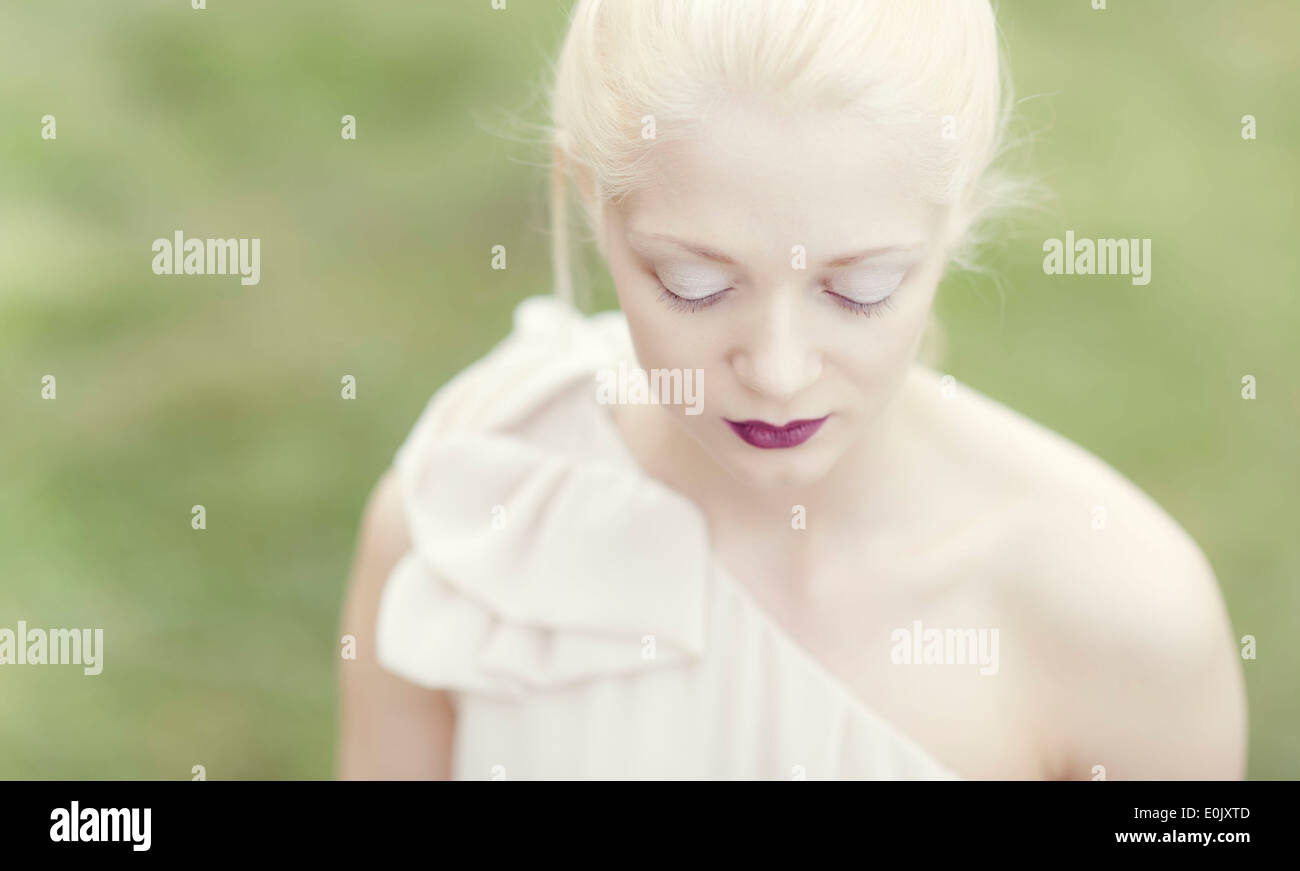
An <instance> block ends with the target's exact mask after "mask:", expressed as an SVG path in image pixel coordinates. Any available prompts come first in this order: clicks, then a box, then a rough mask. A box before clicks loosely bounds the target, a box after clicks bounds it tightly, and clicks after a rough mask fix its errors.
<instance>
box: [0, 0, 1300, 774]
mask: <svg viewBox="0 0 1300 871" xmlns="http://www.w3.org/2000/svg"><path fill="white" fill-rule="evenodd" d="M490 5H491V4H490V2H489V0H457V2H455V3H451V2H425V3H415V2H411V0H364V2H361V0H352V2H341V3H318V2H313V3H307V2H297V0H295V2H286V0H282V2H276V3H268V2H261V0H257V2H255V0H209V3H208V6H209V7H210V8H208V9H207V10H205V11H194V10H191V9H190V3H189V0H165V2H164V0H152V2H143V0H135V2H126V0H122V2H114V3H104V2H94V0H84V2H71V0H44V2H41V3H18V2H13V3H5V4H4V10H3V12H2V13H0V149H2V151H0V389H2V391H3V396H4V401H3V402H2V403H0V469H2V471H0V626H8V627H11V628H12V627H14V626H15V625H16V621H17V620H18V619H26V620H27V621H28V622H29V623H30V624H31V625H33V626H45V627H53V626H58V627H81V626H90V627H95V626H100V627H104V628H105V670H104V672H103V674H101V675H100V676H98V677H94V678H87V677H84V676H82V674H81V670H80V669H79V668H76V667H71V666H65V667H49V666H47V667H44V668H38V667H28V668H17V667H9V668H0V777H3V778H23V777H30V778H86V777H89V778H162V779H189V778H190V777H191V773H190V772H191V767H192V766H193V765H196V764H202V765H205V766H206V768H207V773H208V777H209V778H212V779H233V778H326V777H331V776H332V775H333V767H332V766H333V744H334V735H335V666H336V663H337V661H338V638H337V635H338V631H337V620H338V613H339V608H340V600H341V596H342V593H343V589H344V585H345V581H346V576H347V572H348V569H349V562H350V560H351V554H352V549H353V545H354V540H355V535H356V527H357V521H358V518H359V513H360V510H361V507H362V505H363V502H364V499H365V497H366V494H367V492H368V490H369V488H370V487H371V485H372V484H373V483H374V481H375V480H376V478H377V477H378V476H379V475H380V473H381V472H382V471H383V470H384V468H385V467H386V465H387V464H388V462H389V460H390V458H391V456H392V453H393V451H394V450H395V449H396V447H397V445H398V443H399V442H400V440H401V439H402V438H403V436H404V435H405V434H406V432H407V430H408V429H409V428H410V426H411V424H412V423H413V422H414V420H415V417H416V415H417V414H418V413H419V411H420V410H421V408H422V407H423V405H424V403H425V402H426V401H427V399H428V398H429V396H430V394H431V393H432V392H433V390H434V389H435V388H436V387H438V386H439V385H440V384H441V383H443V382H444V381H445V380H446V379H447V378H448V377H449V376H450V375H452V374H453V373H454V372H456V371H457V370H459V369H460V368H462V367H463V366H465V365H466V364H468V363H469V362H471V361H472V360H474V359H475V358H477V357H479V356H480V355H482V354H483V353H484V352H485V351H487V350H488V349H489V348H490V347H491V346H492V345H493V344H494V343H495V342H496V341H497V340H499V339H500V338H501V337H502V336H504V335H505V333H506V332H507V330H508V329H509V325H510V313H511V310H512V308H513V306H514V304H515V303H516V302H517V301H518V300H520V299H522V298H523V297H525V296H528V295H532V294H538V293H546V292H548V291H549V284H550V280H549V276H550V266H549V259H548V253H547V252H548V248H547V244H548V242H547V236H546V229H545V223H546V211H545V194H546V181H547V179H546V174H545V172H544V171H543V170H542V169H540V168H539V165H540V164H542V163H543V162H544V161H545V160H546V157H547V154H546V152H545V150H544V149H543V148H539V147H537V146H536V145H535V144H534V143H531V142H529V141H528V140H529V138H530V137H532V136H534V135H535V132H536V131H535V130H532V129H531V128H529V127H527V126H526V124H525V125H522V126H521V125H519V124H513V123H512V122H511V119H512V118H513V119H522V121H524V122H534V123H541V122H544V121H545V119H546V110H545V103H544V94H545V86H546V75H547V69H548V60H549V58H550V57H551V56H552V55H553V53H554V51H555V50H556V48H557V46H558V43H559V40H560V38H561V35H562V33H563V28H564V23H565V22H564V16H565V11H566V9H567V6H568V4H567V2H561V0H542V2H527V0H509V3H508V8H507V9H506V10H505V11H503V12H501V11H493V10H492V9H491V8H490ZM1109 5H1110V7H1111V8H1110V9H1108V10H1106V11H1104V12H1095V11H1092V10H1091V9H1090V8H1089V3H1088V2H1087V0H1053V2H1042V0H1014V2H1013V0H1003V2H1001V4H1000V11H999V17H1000V18H1001V21H1002V24H1003V28H1004V31H1005V35H1006V40H1007V45H1008V52H1009V58H1010V61H1011V65H1012V72H1013V75H1014V80H1015V84H1016V90H1017V95H1018V96H1019V97H1020V98H1021V99H1022V103H1021V106H1020V116H1021V120H1020V122H1019V124H1018V125H1017V130H1018V131H1019V132H1021V133H1032V134H1033V151H1032V158H1031V161H1030V163H1029V166H1030V167H1031V168H1032V169H1033V170H1034V171H1035V173H1036V174H1037V175H1038V176H1039V177H1040V178H1041V179H1042V181H1043V183H1044V184H1045V185H1046V186H1047V187H1048V188H1050V190H1051V191H1052V192H1053V193H1054V195H1055V200H1054V201H1053V203H1052V204H1051V205H1050V206H1049V208H1048V209H1047V210H1046V211H1045V212H1039V213H1036V214H1034V215H1033V216H1032V218H1031V219H1030V220H1029V221H1027V222H1024V221H1022V223H1021V227H1020V234H1019V235H1018V236H1008V238H1007V239H1006V241H1005V244H1003V245H1002V246H1001V247H1000V248H998V249H997V250H996V251H995V252H993V256H992V259H991V261H990V263H989V265H990V268H991V270H992V272H993V273H994V274H995V275H996V276H997V277H998V280H994V279H993V278H989V277H969V276H963V275H954V276H951V277H950V278H949V279H947V280H946V281H945V284H944V286H943V288H942V290H941V293H940V302H939V308H938V310H939V314H940V316H941V318H942V321H943V322H944V324H945V328H946V333H947V338H948V344H949V349H948V357H947V360H946V362H945V364H944V370H945V371H949V372H953V373H955V374H957V377H958V378H959V379H960V380H962V381H965V382H967V383H970V384H972V385H974V386H975V387H977V388H979V389H981V390H983V391H985V392H987V393H988V394H990V395H992V396H994V397H996V398H998V399H1000V400H1002V401H1004V402H1006V403H1008V404H1009V405H1011V406H1012V407H1014V408H1016V409H1018V410H1020V411H1022V412H1024V413H1025V414H1027V415H1029V416H1030V417H1032V418H1034V419H1036V420H1039V421H1041V422H1043V423H1045V424H1046V425H1047V426H1049V427H1052V428H1053V429H1055V430H1057V431H1059V432H1061V433H1063V434H1065V435H1066V436H1068V437H1070V438H1072V439H1074V440H1076V441H1077V442H1079V443H1081V444H1082V445H1084V446H1085V447H1087V448H1088V449H1090V450H1092V451H1093V452H1095V453H1096V454H1098V455H1099V456H1101V457H1102V458H1103V459H1105V460H1106V461H1107V462H1109V463H1111V464H1112V465H1114V466H1115V467H1116V468H1117V469H1119V470H1120V471H1121V472H1123V473H1124V474H1126V475H1127V476H1128V477H1130V478H1131V479H1132V480H1133V481H1135V482H1136V483H1137V484H1138V485H1139V486H1140V487H1142V488H1143V489H1144V490H1146V491H1147V492H1148V493H1150V494H1151V495H1152V496H1153V497H1154V498H1155V499H1156V500H1157V501H1159V502H1160V503H1161V504H1162V505H1164V506H1165V507H1166V508H1167V509H1168V511H1169V512H1170V513H1171V514H1172V515H1173V516H1174V517H1175V518H1177V519H1178V520H1179V521H1180V522H1181V523H1182V524H1183V525H1184V526H1185V527H1186V528H1187V529H1188V531H1189V532H1190V533H1191V534H1192V535H1193V536H1194V537H1195V538H1196V539H1197V541H1198V542H1200V544H1201V546H1202V547H1203V548H1204V550H1205V551H1206V553H1207V554H1208V556H1209V557H1210V560H1211V561H1212V562H1213V564H1214V566H1215V568H1216V570H1217V572H1218V575H1219V577H1220V580H1221V583H1222V585H1223V588H1224V591H1225V594H1226V597H1227V600H1228V605H1229V609H1230V612H1231V616H1232V619H1233V623H1234V628H1235V631H1236V633H1237V634H1238V636H1240V635H1243V634H1247V633H1250V634H1253V635H1255V636H1256V637H1257V638H1258V640H1259V642H1258V644H1259V646H1258V651H1259V658H1258V660H1257V661H1254V662H1247V663H1245V673H1246V677H1247V681H1248V690H1249V696H1250V709H1251V734H1250V739H1251V755H1250V771H1249V773H1250V776H1251V777H1254V778H1296V777H1300V744H1298V743H1297V740H1296V726H1297V723H1300V692H1297V683H1298V681H1297V677H1298V673H1300V668H1298V667H1297V663H1298V662H1300V641H1297V638H1296V636H1297V631H1296V630H1297V628H1300V627H1298V626H1297V623H1298V622H1300V544H1298V543H1297V538H1298V536H1297V529H1298V528H1300V523H1298V521H1300V516H1298V512H1297V494H1298V493H1300V465H1298V463H1297V444H1298V443H1300V438H1298V436H1300V386H1298V383H1297V380H1296V379H1297V374H1298V373H1300V352H1298V350H1297V340H1296V333H1297V327H1300V304H1298V302H1297V295H1296V291H1297V274H1296V250H1297V246H1296V242H1295V235H1296V231H1297V228H1300V220H1298V215H1297V209H1298V206H1297V196H1296V194H1297V191H1300V178H1298V177H1297V175H1298V173H1297V160H1296V156H1295V155H1296V145H1295V143H1296V142H1297V141H1300V117H1298V116H1300V113H1298V112H1297V108H1296V101H1297V97H1298V96H1300V88H1298V87H1297V85H1298V84H1300V75H1298V73H1300V70H1298V65H1300V61H1298V60H1297V57H1298V56H1297V53H1296V51H1295V43H1296V37H1297V34H1298V33H1300V4H1297V3H1294V2H1291V0H1240V2H1236V3H1187V2H1184V0H1159V2H1157V0H1146V2H1142V3H1123V2H1114V0H1112V2H1111V3H1110V4H1109ZM45 114H53V115H55V116H56V118H57V125H58V127H57V129H58V138H57V140H55V141H52V142H45V141H42V139H41V137H40V119H41V117H42V116H43V115H45ZM344 114H353V115H355V116H356V117H357V140H356V141H355V142H348V141H344V140H342V139H341V138H340V136H339V129H340V118H341V116H343V115H344ZM1245 114H1253V115H1255V116H1256V118H1257V119H1258V139H1257V140H1256V141H1243V139H1242V138H1241V134H1240V131H1241V121H1240V119H1241V117H1242V116H1243V115H1245ZM521 130H522V131H523V133H524V135H522V136H518V135H516V133H518V132H519V131H521ZM176 229H182V230H184V231H185V232H186V234H187V235H189V236H199V237H207V236H222V237H226V236H237V237H260V238H261V239H262V282H261V284H260V285H258V286H253V287H244V286H241V285H240V284H239V281H238V279H237V278H233V277H187V278H180V277H157V276H154V275H153V274H152V272H151V271H150V264H151V262H152V253H151V251H150V245H151V242H152V240H153V239H155V238H157V237H162V236H170V234H171V233H172V232H173V231H174V230H176ZM1067 229H1073V230H1074V231H1075V232H1076V233H1077V234H1079V235H1080V236H1091V237H1094V238H1095V237H1098V236H1120V237H1130V236H1132V237H1150V238H1152V239H1153V243H1152V248H1153V259H1154V266H1153V271H1152V281H1151V284H1150V285H1148V286H1145V287H1134V286H1133V285H1131V284H1130V283H1129V280H1128V278H1126V277H1122V276H1114V277H1048V276H1044V275H1043V272H1042V269H1041V262H1042V253H1041V248H1040V246H1041V244H1042V241H1043V239H1045V238H1048V237H1061V236H1063V235H1064V232H1065V230H1067ZM494 244H504V245H506V246H507V247H508V250H509V258H510V259H509V267H510V268H509V269H508V270H506V271H503V272H502V271H493V270H491V269H490V268H489V256H490V254H489V252H490V248H491V246H492V245H494ZM591 263H592V265H591V267H590V275H591V277H592V280H593V281H594V282H595V285H596V287H595V296H594V304H595V306H596V307H599V308H608V307H612V306H613V305H614V298H613V295H612V293H611V292H610V289H609V285H608V278H607V277H606V276H604V275H602V274H601V272H600V270H599V266H598V264H596V263H595V262H594V261H591ZM46 374H53V375H55V376H56V377H57V379H58V381H57V383H58V398H57V400H55V401H43V400H42V399H41V398H40V388H41V378H42V376H43V375H46ZM345 374H351V375H354V376H355V377H356V379H357V391H358V398H357V399H356V400H355V401H351V402H349V401H343V400H342V399H341V398H340V395H339V391H340V379H341V378H342V377H343V376H344V375H345ZM1246 374H1251V375H1254V376H1255V377H1256V379H1257V383H1258V399H1256V400H1254V401H1246V400H1243V399H1242V398H1241V396H1240V390H1241V378H1242V376H1243V375H1246ZM194 504H203V505H205V506H206V509H207V529H206V530H205V531H202V532H196V531H194V530H192V529H191V527H190V506H191V505H194Z"/></svg>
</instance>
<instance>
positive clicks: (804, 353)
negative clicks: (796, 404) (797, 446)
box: [730, 292, 822, 402]
mask: <svg viewBox="0 0 1300 871" xmlns="http://www.w3.org/2000/svg"><path fill="white" fill-rule="evenodd" d="M730 358H731V366H732V369H733V371H735V373H736V377H737V378H738V379H739V380H740V382H741V383H742V384H744V385H745V386H746V387H748V388H749V389H750V390H753V391H754V392H755V393H758V394H759V395H761V396H762V397H764V398H766V399H771V400H774V401H777V402H783V401H785V400H788V399H790V398H791V397H793V396H795V395H797V394H798V393H799V392H800V391H801V390H803V389H804V388H806V387H808V386H809V385H811V384H813V383H814V382H816V380H817V379H818V378H820V377H821V373H822V361H821V355H820V354H819V353H818V352H817V351H816V349H815V347H814V344H813V342H812V341H811V336H810V335H809V332H808V329H807V325H806V324H805V323H804V321H803V319H802V317H801V311H800V305H799V299H798V294H795V293H782V292H777V293H773V294H771V296H770V297H769V298H767V299H764V300H763V302H762V306H761V310H760V311H759V312H758V313H757V314H755V318H754V321H753V322H752V323H751V324H750V325H747V328H746V335H745V336H743V337H742V339H741V341H740V342H739V343H738V344H737V346H736V347H735V348H734V350H733V351H732V352H731V354H730Z"/></svg>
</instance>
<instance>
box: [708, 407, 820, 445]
mask: <svg viewBox="0 0 1300 871" xmlns="http://www.w3.org/2000/svg"><path fill="white" fill-rule="evenodd" d="M827 417H830V415H829V414H828V415H826V417H819V418H817V419H815V420H792V421H790V422H789V423H787V424H785V425H784V426H776V425H775V424H770V423H766V422H764V421H761V420H742V421H735V420H727V419H726V418H725V417H724V418H723V420H727V426H729V427H731V428H732V430H734V431H735V433H736V435H738V436H740V437H741V438H742V439H744V440H745V441H746V442H747V443H749V444H751V445H753V446H754V447H756V448H764V449H769V448H793V447H795V446H797V445H801V444H803V443H804V442H806V441H808V439H810V438H812V437H813V433H815V432H817V430H819V429H820V428H821V425H822V424H823V423H825V422H826V418H827Z"/></svg>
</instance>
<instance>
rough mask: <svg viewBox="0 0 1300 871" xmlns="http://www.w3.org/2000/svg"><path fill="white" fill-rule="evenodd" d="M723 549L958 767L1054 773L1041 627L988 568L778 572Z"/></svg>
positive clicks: (786, 614) (780, 608) (837, 671)
mask: <svg viewBox="0 0 1300 871" xmlns="http://www.w3.org/2000/svg"><path fill="white" fill-rule="evenodd" d="M719 557H720V558H721V559H722V561H723V563H724V565H726V566H728V569H729V571H730V572H731V574H732V575H733V577H734V579H735V580H736V582H737V583H739V584H740V585H741V586H742V587H743V588H744V589H745V590H746V592H748V593H749V594H750V598H752V599H753V601H754V604H755V605H756V606H757V607H759V608H761V609H762V610H763V611H764V612H765V614H766V616H767V618H768V620H769V622H771V623H772V624H773V625H774V626H775V627H777V628H778V629H779V631H780V632H781V633H782V634H783V635H784V636H785V637H786V639H787V640H788V641H789V642H791V643H793V644H796V645H798V646H799V647H801V648H802V649H803V650H804V651H805V652H806V653H808V654H809V655H810V656H811V657H812V659H814V660H815V661H816V662H817V663H818V664H819V665H820V666H821V668H822V670H824V671H825V672H827V673H828V675H829V676H830V677H832V678H833V679H834V680H835V681H836V682H837V683H838V684H839V685H840V686H841V687H842V688H843V689H844V690H845V691H846V692H847V693H849V694H850V695H851V696H853V697H854V698H856V699H857V700H858V701H860V702H861V703H862V704H863V705H864V706H866V707H867V708H869V709H871V710H872V711H873V712H875V713H876V714H877V715H878V716H879V717H881V718H882V719H884V720H886V721H888V722H889V723H890V724H891V725H893V726H894V727H895V728H897V729H898V730H899V731H901V732H902V733H904V734H905V735H907V736H908V737H909V738H911V739H912V740H913V741H914V742H916V743H917V744H918V745H920V746H921V747H922V748H923V749H925V750H926V751H928V752H929V753H930V754H931V755H933V756H935V757H936V758H938V759H939V760H940V761H941V762H943V763H944V764H945V765H947V766H948V767H949V768H951V769H953V770H954V771H956V772H957V773H958V774H960V775H962V776H963V777H968V778H976V779H1017V778H1030V779H1042V778H1048V777H1050V776H1051V773H1050V771H1048V770H1047V769H1048V766H1047V764H1046V761H1045V758H1044V754H1043V752H1042V750H1041V742H1040V741H1039V736H1038V735H1037V734H1036V729H1035V717H1034V714H1033V704H1032V698H1033V696H1032V694H1033V690H1034V688H1033V683H1032V681H1033V678H1032V674H1033V673H1034V672H1033V669H1031V668H1027V667H1025V666H1026V665H1027V663H1026V659H1025V657H1027V656H1030V655H1031V651H1032V647H1033V639H1032V634H1029V635H1027V634H1026V633H1024V632H1021V631H1017V630H1016V629H1015V628H1014V627H1013V626H1011V625H1010V622H1011V621H1010V620H1009V619H1008V614H1007V613H1006V609H1004V608H1001V607H1000V602H999V597H998V595H997V592H996V590H997V588H996V584H995V583H992V582H991V580H990V579H988V578H985V577H982V576H981V574H982V573H981V572H979V571H972V570H971V569H970V567H969V566H966V567H960V566H953V565H946V564H944V563H943V561H942V560H924V559H919V560H908V561H905V563H903V562H900V563H897V564H889V563H887V562H885V561H882V560H879V559H877V560H876V561H875V562H874V563H872V564H868V563H866V562H863V561H854V560H850V561H848V563H849V564H848V565H843V564H842V565H839V566H835V565H830V564H827V565H823V566H821V567H814V569H813V570H811V571H802V572H801V571H792V570H789V569H788V568H787V569H786V570H775V571H774V570H773V566H774V565H776V564H777V563H776V562H775V561H774V560H771V559H768V560H755V559H753V558H752V557H750V556H748V555H746V554H738V553H734V552H733V553H728V552H725V551H719ZM873 566H874V567H873Z"/></svg>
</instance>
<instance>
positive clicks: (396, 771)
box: [338, 470, 454, 780]
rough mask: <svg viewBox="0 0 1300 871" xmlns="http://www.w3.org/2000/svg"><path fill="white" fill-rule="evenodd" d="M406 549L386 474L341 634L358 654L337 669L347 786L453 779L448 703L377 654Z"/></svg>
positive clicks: (371, 508)
mask: <svg viewBox="0 0 1300 871" xmlns="http://www.w3.org/2000/svg"><path fill="white" fill-rule="evenodd" d="M409 549H410V539H409V536H408V534H407V530H406V521H405V516H404V512H403V508H402V488H401V482H400V480H399V479H398V477H397V475H396V473H395V472H394V471H392V470H389V471H388V472H387V473H385V474H384V475H383V477H381V479H380V480H379V482H378V484H376V485H375V488H374V490H373V491H372V492H371V495H370V499H369V500H368V502H367V504H366V508H365V512H364V514H363V517H362V520H361V530H360V533H359V535H358V539H357V548H356V556H355V558H354V560H353V566H352V575H351V580H350V581H349V584H348V591H347V595H346V598H345V601H344V603H343V612H342V615H341V619H340V633H341V635H342V636H344V637H346V636H349V635H350V636H352V637H353V638H354V639H355V652H356V657H355V659H344V660H342V661H341V663H340V666H339V706H340V710H339V740H338V772H339V777H341V778H343V779H385V780H386V779H424V778H445V777H448V776H449V774H450V753H451V749H450V748H451V738H452V729H453V720H454V714H453V708H452V705H451V702H450V699H449V698H448V697H447V695H446V694H445V693H443V692H439V691H434V690H428V689H423V688H421V687H417V686H415V685H414V684H411V683H409V682H407V681H405V680H403V679H401V678H400V677H398V676H396V675H394V674H392V673H391V672H389V671H387V670H385V669H384V668H382V667H381V666H380V665H379V662H378V659H377V657H376V653H375V623H376V619H377V617H378V613H379V599H380V595H381V594H382V592H383V588H384V585H385V583H386V582H387V580H388V576H389V574H390V573H391V572H392V570H393V568H394V566H396V565H397V563H398V561H399V560H400V559H401V558H402V557H403V556H404V555H405V554H406V552H407V551H408V550H409Z"/></svg>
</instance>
